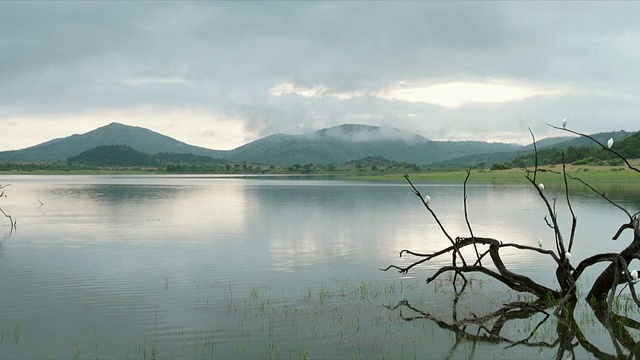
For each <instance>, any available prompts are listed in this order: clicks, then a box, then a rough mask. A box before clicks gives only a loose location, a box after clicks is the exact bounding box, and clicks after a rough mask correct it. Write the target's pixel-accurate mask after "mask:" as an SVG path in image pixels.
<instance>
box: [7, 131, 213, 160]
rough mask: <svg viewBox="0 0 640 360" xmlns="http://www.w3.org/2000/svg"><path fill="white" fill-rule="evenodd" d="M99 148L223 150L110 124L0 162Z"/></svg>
mask: <svg viewBox="0 0 640 360" xmlns="http://www.w3.org/2000/svg"><path fill="white" fill-rule="evenodd" d="M101 145H128V146H130V147H132V148H133V149H135V150H137V151H140V152H142V153H146V154H156V153H160V152H169V153H178V154H194V155H203V156H210V157H213V158H218V157H220V156H221V154H223V153H224V151H216V150H210V149H206V148H202V147H198V146H192V145H188V144H186V143H183V142H181V141H178V140H176V139H173V138H170V137H168V136H165V135H162V134H159V133H156V132H153V131H151V130H149V129H145V128H141V127H137V126H128V125H123V124H119V123H116V122H114V123H111V124H109V125H106V126H103V127H100V128H97V129H95V130H92V131H89V132H88V133H85V134H76V135H71V136H68V137H65V138H60V139H54V140H51V141H47V142H45V143H42V144H39V145H36V146H32V147H29V148H26V149H22V150H12V151H2V152H0V160H10V161H37V162H51V161H66V160H67V159H68V158H70V157H73V156H76V155H79V154H80V153H82V152H84V151H87V150H90V149H92V148H94V147H96V146H101Z"/></svg>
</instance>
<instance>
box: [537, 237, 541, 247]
mask: <svg viewBox="0 0 640 360" xmlns="http://www.w3.org/2000/svg"><path fill="white" fill-rule="evenodd" d="M538 246H539V247H540V248H542V239H541V238H538Z"/></svg>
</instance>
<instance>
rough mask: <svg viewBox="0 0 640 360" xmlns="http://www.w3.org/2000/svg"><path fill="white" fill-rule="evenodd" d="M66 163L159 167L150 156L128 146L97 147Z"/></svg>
mask: <svg viewBox="0 0 640 360" xmlns="http://www.w3.org/2000/svg"><path fill="white" fill-rule="evenodd" d="M67 163H68V164H70V165H86V166H121V167H134V166H135V167H139V166H158V165H159V163H158V162H157V161H156V160H155V159H154V158H153V157H152V156H151V155H148V154H144V153H141V152H139V151H137V150H135V149H134V148H132V147H131V146H128V145H102V146H97V147H95V148H93V149H90V150H87V151H84V152H82V153H81V154H79V155H77V156H74V157H71V158H69V159H68V160H67Z"/></svg>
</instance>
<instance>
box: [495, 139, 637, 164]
mask: <svg viewBox="0 0 640 360" xmlns="http://www.w3.org/2000/svg"><path fill="white" fill-rule="evenodd" d="M606 141H607V140H604V141H602V143H605V142H606ZM612 148H613V149H615V151H616V152H617V153H618V154H620V155H621V156H623V157H625V158H627V159H635V158H640V132H636V133H634V134H633V135H630V136H627V137H626V138H624V139H622V140H619V141H615V139H614V145H613V147H612ZM563 157H564V161H565V163H567V164H573V165H596V166H599V165H609V166H620V165H623V161H622V160H621V159H620V158H619V157H618V156H616V155H614V154H612V153H611V152H609V151H605V150H604V149H603V148H601V147H594V146H569V147H568V148H566V149H561V148H558V147H552V148H546V149H540V150H538V154H537V160H538V165H556V164H561V163H562V161H563ZM535 162H536V155H535V153H527V154H525V155H520V156H518V157H516V158H515V159H514V160H513V161H509V162H505V163H502V164H494V165H493V166H492V170H504V169H509V168H513V167H516V168H524V167H532V166H534V165H535Z"/></svg>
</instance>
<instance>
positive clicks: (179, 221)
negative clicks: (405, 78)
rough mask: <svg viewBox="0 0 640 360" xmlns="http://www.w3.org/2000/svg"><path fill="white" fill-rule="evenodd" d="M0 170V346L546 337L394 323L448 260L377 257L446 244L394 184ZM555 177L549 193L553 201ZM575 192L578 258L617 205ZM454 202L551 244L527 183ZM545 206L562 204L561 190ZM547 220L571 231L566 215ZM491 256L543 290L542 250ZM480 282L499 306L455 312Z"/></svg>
mask: <svg viewBox="0 0 640 360" xmlns="http://www.w3.org/2000/svg"><path fill="white" fill-rule="evenodd" d="M0 183H2V184H7V183H10V184H11V186H9V187H7V188H6V189H5V192H6V193H7V197H6V198H2V199H0V207H2V208H3V209H4V210H5V211H6V212H7V213H9V214H11V215H13V216H14V217H15V218H16V219H17V223H18V227H17V230H16V231H13V232H10V227H9V226H2V227H0V289H1V290H0V291H1V299H2V306H0V325H1V328H0V332H1V334H0V358H2V359H14V358H25V359H32V358H33V359H42V358H55V359H57V358H63V359H69V358H74V357H75V358H91V359H98V358H132V359H138V358H149V359H150V358H161V359H169V358H178V359H180V358H305V357H309V358H383V357H386V358H425V357H429V358H443V357H447V356H451V357H454V358H464V357H469V356H472V357H477V358H486V357H495V358H512V357H522V358H527V357H531V356H536V357H538V356H540V357H552V356H553V349H549V350H547V352H546V353H545V352H539V351H538V350H537V349H528V348H526V347H523V348H517V347H516V348H509V349H505V347H504V346H501V345H500V344H477V345H476V346H475V347H474V346H473V344H471V343H465V342H464V341H462V343H459V344H458V345H455V344H456V339H455V336H454V335H453V334H452V333H450V332H448V331H446V330H443V329H440V328H439V327H438V326H436V325H434V324H433V323H432V322H429V321H426V320H424V321H404V320H402V319H401V318H400V316H399V311H398V310H397V309H396V310H391V309H389V308H388V307H385V305H387V306H389V305H395V304H398V302H399V301H401V300H403V299H407V300H408V301H410V302H411V303H412V304H417V305H419V306H420V307H422V308H423V309H424V310H426V311H429V312H430V313H432V314H444V315H443V318H445V319H446V318H447V316H449V317H450V316H451V315H450V314H449V315H446V314H448V313H450V310H451V309H450V308H451V306H450V302H451V291H450V283H449V282H448V281H446V280H443V281H441V282H438V283H436V284H430V285H427V284H425V282H424V279H425V278H426V277H428V276H429V275H430V274H432V273H433V271H434V269H435V268H436V267H437V266H438V265H442V264H444V263H446V262H447V258H443V259H442V260H439V261H434V262H433V263H428V264H425V265H424V266H422V267H419V268H416V269H415V271H412V272H411V273H409V274H408V275H400V274H398V273H397V272H393V271H390V272H382V271H379V270H378V269H379V268H381V267H386V266H387V265H389V264H391V263H394V264H406V261H408V260H409V259H405V258H398V256H397V254H398V251H399V250H401V249H405V248H406V249H412V250H415V251H423V252H430V251H434V250H437V249H440V248H442V247H444V246H446V244H447V240H446V238H444V237H443V236H442V235H441V233H440V231H439V229H438V228H437V225H436V224H435V223H434V222H433V220H432V219H430V218H429V217H427V214H426V212H425V209H424V208H423V207H422V205H421V204H420V203H419V200H418V199H417V198H416V197H415V195H413V194H412V192H411V191H410V189H409V187H408V186H407V185H406V184H404V183H401V182H398V183H394V184H389V183H371V182H357V181H338V180H317V179H313V178H297V179H292V178H285V177H270V178H265V177H255V178H225V177H205V176H10V177H4V178H0ZM420 189H421V191H424V192H425V193H427V194H429V195H430V196H431V199H432V200H431V201H432V207H433V209H434V210H435V211H436V212H437V213H438V214H439V215H440V218H441V220H442V222H443V223H444V224H445V226H447V230H448V231H449V232H450V233H451V234H452V235H453V236H458V235H461V236H465V235H467V230H466V224H465V222H464V218H463V217H462V211H463V208H462V187H461V186H459V185H438V184H429V185H420ZM558 190H560V189H558ZM558 190H555V189H553V188H550V189H548V190H547V192H548V193H549V195H550V196H554V194H555V196H559V197H560V199H562V197H561V196H562V193H560V192H557V191H558ZM631 190H632V188H631V189H630V188H627V187H617V188H611V189H608V192H607V193H608V194H610V196H612V197H614V198H615V199H616V200H619V201H621V203H622V204H623V205H625V206H627V207H628V208H629V209H631V210H634V211H635V210H637V209H638V208H640V196H638V194H637V191H631ZM554 191H555V192H557V193H554ZM573 201H574V203H573V204H574V208H575V211H576V213H577V215H578V217H579V232H578V236H577V239H578V240H576V241H577V242H580V247H578V248H577V249H576V250H575V251H574V253H573V256H574V259H575V260H579V259H582V258H584V257H586V256H588V255H590V254H592V253H594V252H596V251H614V250H617V249H618V250H619V249H620V248H622V247H623V246H624V245H626V243H625V242H623V241H618V242H612V241H610V240H609V239H610V238H611V235H612V234H613V233H615V231H616V230H617V227H618V226H619V225H620V224H621V223H623V222H625V216H624V214H623V213H621V212H620V211H619V210H617V209H615V208H613V207H611V206H607V205H606V204H604V203H603V202H602V201H601V200H600V199H598V198H597V197H595V196H592V195H591V194H589V193H586V192H584V193H577V194H576V195H575V197H574V199H573ZM40 202H42V203H43V204H44V205H41V204H40ZM468 204H469V214H470V221H471V222H472V224H473V226H474V232H475V234H476V235H480V236H490V237H494V238H497V239H499V240H502V241H504V242H518V243H522V244H529V245H535V244H536V239H537V238H538V237H541V238H543V239H546V244H551V243H552V238H551V236H552V232H551V230H550V229H548V228H547V227H546V225H545V224H544V220H543V217H544V215H545V212H544V211H545V210H544V208H543V206H542V204H541V203H540V201H539V199H538V198H537V195H536V194H535V193H534V192H533V191H531V189H529V188H528V187H525V186H504V185H502V186H493V185H471V186H470V187H469V200H468ZM558 209H559V211H560V212H562V214H564V207H563V206H562V204H561V202H560V201H559V202H558ZM4 220H5V219H4V218H1V219H0V224H2V225H6V224H8V220H7V221H6V222H5V221H4ZM560 220H561V221H562V222H563V225H566V226H567V228H568V226H569V216H568V215H561V218H560ZM505 254H506V255H505V261H506V262H507V263H509V264H511V266H513V267H514V269H517V270H519V271H521V272H522V273H524V274H527V275H531V276H534V277H536V278H537V279H541V280H543V281H545V282H546V284H548V285H549V286H554V283H553V279H552V277H551V276H550V275H547V274H545V273H544V272H543V271H541V269H544V268H545V266H546V265H547V264H550V263H546V262H544V261H543V260H541V259H539V258H536V257H535V256H533V257H532V256H531V255H530V254H527V255H523V254H519V253H517V252H515V251H511V252H509V250H505ZM574 262H575V261H574ZM478 278H481V277H480V276H478ZM443 279H446V277H443ZM485 280H486V279H485ZM438 289H439V290H438ZM435 290H438V291H435ZM487 293H489V294H490V297H491V298H492V299H494V300H495V301H494V302H495V303H502V302H505V301H509V300H511V299H512V296H513V294H509V293H508V292H507V291H506V290H505V289H504V288H503V287H501V286H499V285H495V284H492V282H488V281H478V282H476V283H475V284H474V285H473V286H472V288H471V291H470V295H469V296H468V297H465V298H463V299H462V301H461V304H462V305H461V307H465V306H466V308H467V309H469V311H473V312H475V311H479V312H482V310H483V309H485V308H488V307H490V304H484V302H483V303H479V302H478V298H477V295H478V294H487ZM474 294H475V296H474ZM485 296H486V295H485ZM602 336H606V334H602Z"/></svg>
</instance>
